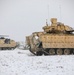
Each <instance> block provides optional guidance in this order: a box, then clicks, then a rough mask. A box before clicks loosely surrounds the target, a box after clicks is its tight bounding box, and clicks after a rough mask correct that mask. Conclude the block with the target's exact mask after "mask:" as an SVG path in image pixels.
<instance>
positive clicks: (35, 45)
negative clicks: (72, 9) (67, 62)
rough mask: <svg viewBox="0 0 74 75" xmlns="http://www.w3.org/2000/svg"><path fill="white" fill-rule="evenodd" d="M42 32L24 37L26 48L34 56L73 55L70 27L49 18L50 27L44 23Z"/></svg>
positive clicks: (73, 38)
mask: <svg viewBox="0 0 74 75" xmlns="http://www.w3.org/2000/svg"><path fill="white" fill-rule="evenodd" d="M43 30H44V31H43V32H34V33H32V34H31V35H30V36H27V37H26V43H27V46H28V48H29V50H30V51H31V52H32V53H33V54H34V55H69V54H74V34H73V32H74V30H73V28H72V27H69V26H68V25H64V23H61V22H57V18H51V25H48V24H47V23H46V26H44V27H43Z"/></svg>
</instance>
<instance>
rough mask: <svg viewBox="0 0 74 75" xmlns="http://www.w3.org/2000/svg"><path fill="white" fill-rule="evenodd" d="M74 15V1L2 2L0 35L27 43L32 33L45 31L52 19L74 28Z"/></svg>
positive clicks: (2, 0)
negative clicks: (26, 37)
mask: <svg viewBox="0 0 74 75" xmlns="http://www.w3.org/2000/svg"><path fill="white" fill-rule="evenodd" d="M48 9H49V10H48ZM73 14H74V0H0V35H9V36H10V38H12V39H14V40H16V41H25V36H27V35H30V34H31V33H32V32H36V31H43V30H42V27H43V26H44V25H45V23H46V19H48V21H50V18H51V17H56V18H58V21H61V22H63V23H64V24H66V25H69V26H72V27H74V26H73V24H74V15H73ZM49 23H50V22H49Z"/></svg>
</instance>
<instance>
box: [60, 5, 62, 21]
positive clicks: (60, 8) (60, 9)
mask: <svg viewBox="0 0 74 75" xmlns="http://www.w3.org/2000/svg"><path fill="white" fill-rule="evenodd" d="M59 9H60V21H61V20H62V15H61V5H59Z"/></svg>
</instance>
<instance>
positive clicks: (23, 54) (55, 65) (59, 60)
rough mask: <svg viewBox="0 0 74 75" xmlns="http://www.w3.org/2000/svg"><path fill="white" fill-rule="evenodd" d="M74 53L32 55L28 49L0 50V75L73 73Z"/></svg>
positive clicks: (67, 74) (69, 74)
mask: <svg viewBox="0 0 74 75" xmlns="http://www.w3.org/2000/svg"><path fill="white" fill-rule="evenodd" d="M73 74H74V55H54V56H34V55H33V54H31V53H30V51H29V50H19V49H15V50H4V51H2V50H1V51H0V75H73Z"/></svg>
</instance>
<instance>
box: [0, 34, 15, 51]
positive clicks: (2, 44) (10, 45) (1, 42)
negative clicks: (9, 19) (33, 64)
mask: <svg viewBox="0 0 74 75" xmlns="http://www.w3.org/2000/svg"><path fill="white" fill-rule="evenodd" d="M5 37H7V36H5V35H0V50H7V49H8V50H11V49H15V48H16V42H15V41H14V40H11V39H8V38H5Z"/></svg>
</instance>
